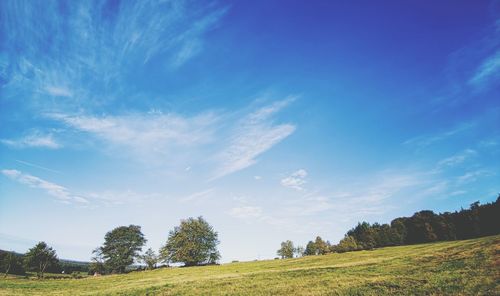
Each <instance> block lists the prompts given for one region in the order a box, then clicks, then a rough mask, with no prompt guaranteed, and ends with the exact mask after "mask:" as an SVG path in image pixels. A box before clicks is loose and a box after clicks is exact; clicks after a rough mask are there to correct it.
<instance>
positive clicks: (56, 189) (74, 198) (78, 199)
mask: <svg viewBox="0 0 500 296" xmlns="http://www.w3.org/2000/svg"><path fill="white" fill-rule="evenodd" d="M1 173H2V174H3V175H4V176H6V177H8V178H10V179H12V180H14V181H17V182H19V183H21V184H23V185H27V186H29V187H31V188H36V189H41V190H43V191H45V192H46V193H47V194H48V195H50V196H53V197H55V198H57V199H58V200H59V201H61V202H63V203H79V204H87V203H88V200H87V199H86V198H84V197H82V196H79V195H75V194H73V193H71V192H69V190H68V189H67V188H65V187H63V186H61V185H58V184H55V183H52V182H49V181H46V180H44V179H41V178H38V177H35V176H32V175H30V174H25V173H22V172H20V171H18V170H9V169H5V170H2V171H1Z"/></svg>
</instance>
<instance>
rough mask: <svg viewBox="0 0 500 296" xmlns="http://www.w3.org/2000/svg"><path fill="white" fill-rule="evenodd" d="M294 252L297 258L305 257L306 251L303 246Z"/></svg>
mask: <svg viewBox="0 0 500 296" xmlns="http://www.w3.org/2000/svg"><path fill="white" fill-rule="evenodd" d="M294 251H295V256H296V257H302V256H304V253H305V249H304V247H303V246H297V247H296V248H295V250H294Z"/></svg>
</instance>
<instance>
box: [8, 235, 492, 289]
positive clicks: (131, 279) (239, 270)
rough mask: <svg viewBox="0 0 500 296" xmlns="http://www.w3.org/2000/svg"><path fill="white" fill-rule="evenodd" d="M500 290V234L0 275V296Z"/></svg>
mask: <svg viewBox="0 0 500 296" xmlns="http://www.w3.org/2000/svg"><path fill="white" fill-rule="evenodd" d="M71 294H72V295H206V294H215V295H388V294H392V295H410V294H411V295H443V294H445V295H500V235H496V236H489V237H484V238H478V239H471V240H462V241H451V242H438V243H430V244H419V245H410V246H399V247H386V248H381V249H376V250H371V251H356V252H348V253H341V254H337V253H334V254H328V255H323V256H307V257H303V258H294V259H283V260H263V261H253V262H237V263H227V264H222V265H214V266H201V267H188V268H160V269H156V270H152V271H142V272H131V273H128V274H122V275H109V276H100V277H87V278H83V279H71V278H59V279H45V280H36V279H26V278H24V277H15V276H9V277H7V278H2V279H0V295H71Z"/></svg>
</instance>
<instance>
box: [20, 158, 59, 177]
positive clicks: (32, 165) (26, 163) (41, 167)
mask: <svg viewBox="0 0 500 296" xmlns="http://www.w3.org/2000/svg"><path fill="white" fill-rule="evenodd" d="M15 161H16V162H18V163H22V164H24V165H27V166H30V167H33V168H37V169H42V170H44V171H47V172H51V173H57V174H60V173H61V172H59V171H56V170H53V169H51V168H47V167H44V166H41V165H37V164H34V163H31V162H27V161H24V160H19V159H15Z"/></svg>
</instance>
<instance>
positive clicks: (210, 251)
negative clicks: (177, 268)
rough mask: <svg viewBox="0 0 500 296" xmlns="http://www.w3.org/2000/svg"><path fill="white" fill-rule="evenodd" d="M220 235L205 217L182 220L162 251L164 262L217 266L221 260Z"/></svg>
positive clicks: (169, 236) (170, 233)
mask: <svg viewBox="0 0 500 296" xmlns="http://www.w3.org/2000/svg"><path fill="white" fill-rule="evenodd" d="M218 244H219V240H218V234H217V232H216V231H215V230H214V229H213V227H212V226H211V225H210V224H208V222H207V221H205V219H203V217H201V216H200V217H198V218H196V219H195V218H188V219H186V220H181V224H180V225H179V226H176V227H175V228H174V229H173V230H172V231H170V232H169V235H168V240H167V242H166V244H165V245H164V246H163V247H162V248H161V250H160V257H161V258H162V260H163V261H164V262H181V263H184V265H185V266H194V265H201V264H215V263H216V262H217V261H218V260H219V259H220V254H219V251H218V250H217V245H218Z"/></svg>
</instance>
